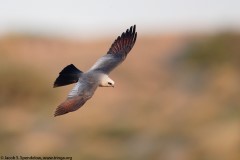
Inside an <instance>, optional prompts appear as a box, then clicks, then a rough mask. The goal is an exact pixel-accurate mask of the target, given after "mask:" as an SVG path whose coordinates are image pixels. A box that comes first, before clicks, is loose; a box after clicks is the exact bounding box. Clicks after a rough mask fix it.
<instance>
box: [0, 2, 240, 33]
mask: <svg viewBox="0 0 240 160" xmlns="http://www.w3.org/2000/svg"><path fill="white" fill-rule="evenodd" d="M133 24H136V25H137V28H138V31H142V32H150V33H155V32H164V31H181V30H183V31H188V30H197V31H198V30H208V29H211V30H218V29H225V28H233V29H238V28H240V0H38V1H37V0H0V33H1V34H4V33H8V32H13V31H14V32H22V31H23V32H30V33H31V32H33V33H35V32H36V33H44V34H62V35H70V36H71V35H73V36H76V37H78V36H80V37H81V36H83V37H87V36H93V35H97V36H101V35H105V34H108V33H109V34H111V33H112V32H115V31H116V30H117V31H119V30H121V31H122V29H126V28H128V27H129V26H130V25H133Z"/></svg>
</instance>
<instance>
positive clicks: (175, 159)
mask: <svg viewBox="0 0 240 160" xmlns="http://www.w3.org/2000/svg"><path fill="white" fill-rule="evenodd" d="M114 38H115V37H111V38H110V37H109V38H106V39H98V40H93V41H81V40H74V39H63V38H53V37H39V36H34V35H21V34H9V35H5V36H2V37H0V78H1V80H0V128H1V129H0V154H1V155H22V156H53V155H57V156H71V157H73V159H84V160H122V159H124V160H147V159H148V160H160V159H161V160H239V159H240V99H239V98H240V85H239V82H240V74H239V72H240V34H238V33H228V32H224V33H218V34H163V35H156V36H147V35H141V34H139V35H138V39H137V42H136V44H135V46H134V48H133V49H132V51H131V52H130V54H129V56H128V58H127V59H126V61H125V62H124V63H123V64H122V65H120V66H119V67H118V68H116V69H115V70H114V71H113V72H112V73H111V74H110V77H111V78H112V79H113V80H115V84H116V85H115V88H114V89H113V88H99V89H98V90H97V91H96V93H95V95H94V96H93V98H92V99H91V100H89V101H88V102H87V103H86V104H85V105H84V106H83V107H82V108H81V109H79V110H78V111H76V112H73V113H69V114H67V115H64V116H60V117H56V118H54V117H53V113H54V110H55V108H56V106H57V105H58V104H60V103H61V102H62V101H64V100H65V98H66V96H67V94H68V92H69V91H70V89H71V88H72V87H73V85H70V86H66V87H61V88H55V89H53V88H52V85H53V82H54V80H55V78H56V77H57V76H58V73H59V72H60V71H61V69H63V67H65V66H66V65H68V64H71V63H73V64H74V65H75V66H76V67H78V68H79V69H81V70H83V71H87V69H88V68H90V67H91V65H92V64H93V63H94V62H95V61H96V60H97V59H98V58H99V57H101V56H102V55H103V54H105V53H106V51H107V50H108V48H109V47H110V45H111V43H112V42H113V40H114Z"/></svg>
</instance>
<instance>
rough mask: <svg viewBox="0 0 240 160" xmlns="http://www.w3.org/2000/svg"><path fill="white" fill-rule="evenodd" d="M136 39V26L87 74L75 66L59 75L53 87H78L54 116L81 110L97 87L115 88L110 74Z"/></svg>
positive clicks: (125, 55) (122, 36)
mask: <svg viewBox="0 0 240 160" xmlns="http://www.w3.org/2000/svg"><path fill="white" fill-rule="evenodd" d="M136 39H137V32H136V25H134V26H131V27H130V29H127V30H126V32H124V33H122V35H121V36H118V38H117V39H116V40H115V41H114V42H113V44H112V45H111V47H110V49H109V51H108V52H107V54H106V55H104V56H102V57H101V58H99V59H98V60H97V62H96V63H95V64H94V65H93V66H92V67H91V68H90V69H89V70H88V71H87V72H85V73H84V72H82V71H80V70H79V69H77V68H76V67H75V66H74V65H73V64H70V65H68V66H66V67H65V68H64V69H63V70H62V71H61V72H60V73H59V76H58V78H57V79H56V80H55V82H54V86H53V87H60V86H65V85H69V84H72V83H76V85H75V86H74V87H73V89H72V90H71V91H70V93H69V94H68V97H67V99H66V100H65V101H64V102H63V103H61V104H60V105H59V106H58V107H57V109H56V111H55V114H54V116H60V115H63V114H66V113H69V112H73V111H76V110H77V109H79V108H80V107H81V106H83V105H84V104H85V103H86V101H87V100H89V99H90V98H91V97H92V96H93V94H94V92H95V90H96V89H97V87H114V81H113V80H112V79H110V78H109V77H108V74H109V73H110V72H111V71H112V70H113V69H114V68H115V67H117V66H118V65H119V64H120V63H122V62H123V61H124V60H125V58H126V57H127V55H128V53H129V52H130V50H131V49H132V48H133V46H134V44H135V42H136Z"/></svg>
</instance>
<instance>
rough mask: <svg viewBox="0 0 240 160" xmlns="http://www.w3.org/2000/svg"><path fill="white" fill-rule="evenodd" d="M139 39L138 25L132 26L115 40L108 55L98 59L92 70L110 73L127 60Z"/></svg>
mask: <svg viewBox="0 0 240 160" xmlns="http://www.w3.org/2000/svg"><path fill="white" fill-rule="evenodd" d="M136 39H137V32H136V25H134V26H131V27H130V29H127V30H126V32H124V33H122V35H121V36H118V38H117V39H116V40H115V41H114V42H113V44H112V46H111V47H110V49H109V51H108V52H107V54H106V55H104V56H103V57H101V58H100V59H98V60H97V62H96V63H95V64H94V65H93V66H92V67H91V68H90V70H94V71H100V72H103V73H106V74H108V73H110V72H111V71H112V70H113V69H114V68H115V67H117V66H118V65H119V64H120V63H121V62H123V61H124V60H125V58H126V57H127V55H128V53H129V52H130V51H131V49H132V48H133V46H134V44H135V42H136Z"/></svg>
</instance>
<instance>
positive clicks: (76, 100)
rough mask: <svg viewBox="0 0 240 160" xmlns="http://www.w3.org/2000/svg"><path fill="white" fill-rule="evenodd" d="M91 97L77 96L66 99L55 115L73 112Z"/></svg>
mask: <svg viewBox="0 0 240 160" xmlns="http://www.w3.org/2000/svg"><path fill="white" fill-rule="evenodd" d="M89 98H91V97H86V96H76V97H73V98H68V99H66V100H65V101H64V102H63V103H61V104H60V105H59V106H58V107H57V109H56V111H55V113H54V116H60V115H63V114H67V113H69V112H73V111H76V110H78V109H79V108H80V107H82V106H83V105H84V104H85V103H86V101H87V100H88V99H89Z"/></svg>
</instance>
